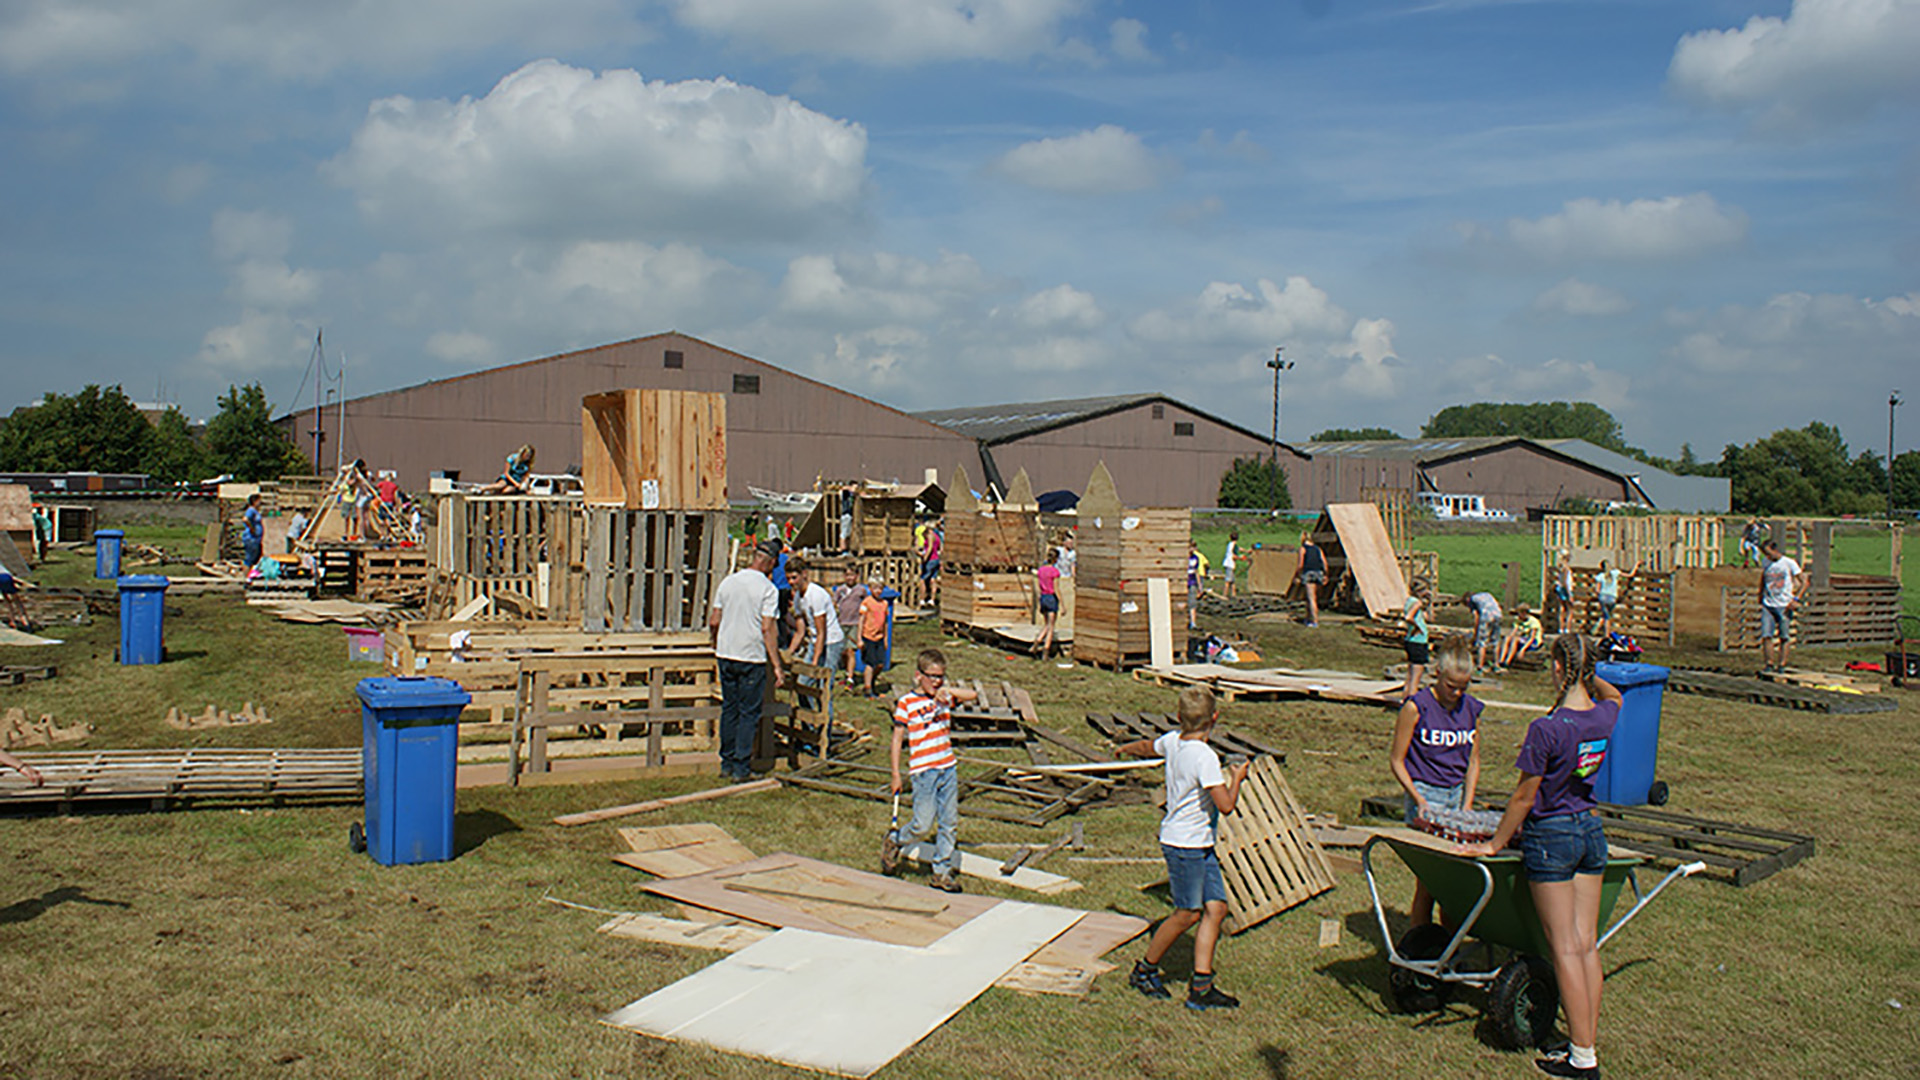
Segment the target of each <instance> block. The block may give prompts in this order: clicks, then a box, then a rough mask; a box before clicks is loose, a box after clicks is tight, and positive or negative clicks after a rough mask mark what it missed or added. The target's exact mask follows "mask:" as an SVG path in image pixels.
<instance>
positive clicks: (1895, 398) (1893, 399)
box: [1887, 390, 1901, 521]
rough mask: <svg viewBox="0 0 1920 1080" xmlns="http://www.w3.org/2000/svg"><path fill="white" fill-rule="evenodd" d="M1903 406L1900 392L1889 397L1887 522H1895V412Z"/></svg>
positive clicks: (1896, 391)
mask: <svg viewBox="0 0 1920 1080" xmlns="http://www.w3.org/2000/svg"><path fill="white" fill-rule="evenodd" d="M1900 405H1901V401H1900V391H1898V390H1895V391H1894V392H1893V393H1891V394H1888V395H1887V520H1888V521H1892V520H1893V410H1895V409H1897V408H1899V407H1900Z"/></svg>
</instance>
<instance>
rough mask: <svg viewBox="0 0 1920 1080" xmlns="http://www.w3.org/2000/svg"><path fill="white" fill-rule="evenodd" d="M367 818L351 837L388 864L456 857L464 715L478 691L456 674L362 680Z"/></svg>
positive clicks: (362, 756) (357, 846)
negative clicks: (457, 759)
mask: <svg viewBox="0 0 1920 1080" xmlns="http://www.w3.org/2000/svg"><path fill="white" fill-rule="evenodd" d="M355 690H356V692H357V693H358V694H359V695H360V718H361V737H362V741H361V750H360V763H361V769H362V777H363V779H364V781H365V786H366V805H367V817H366V823H365V825H364V826H359V825H356V826H355V827H354V829H353V833H352V837H351V842H352V846H353V847H354V849H355V850H359V849H361V848H364V849H365V850H366V852H367V854H369V855H371V856H373V860H374V861H375V862H377V863H380V864H381V865H383V866H397V865H402V864H405V863H423V862H446V861H447V860H448V859H451V858H453V772H454V756H455V751H456V750H457V749H458V747H459V742H460V740H459V736H458V734H457V731H458V721H459V719H460V712H461V710H463V709H465V708H466V707H467V702H469V701H471V700H473V695H471V694H469V693H467V692H466V691H465V690H463V689H461V688H460V684H459V683H457V682H454V681H453V680H452V679H433V678H394V677H390V676H381V677H377V678H371V679H361V680H360V684H359V686H357V687H356V688H355Z"/></svg>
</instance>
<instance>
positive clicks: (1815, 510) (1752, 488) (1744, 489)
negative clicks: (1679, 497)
mask: <svg viewBox="0 0 1920 1080" xmlns="http://www.w3.org/2000/svg"><path fill="white" fill-rule="evenodd" d="M1720 470H1721V475H1722V476H1725V477H1727V478H1728V479H1729V480H1731V481H1733V509H1734V510H1735V511H1736V512H1739V513H1754V514H1762V515H1771V514H1854V513H1865V512H1872V511H1874V510H1877V509H1880V508H1881V507H1883V506H1884V505H1885V500H1886V496H1885V494H1884V492H1885V484H1886V472H1885V470H1884V468H1883V467H1882V466H1881V464H1880V459H1879V456H1878V455H1876V454H1873V453H1872V452H1868V453H1865V454H1861V455H1860V456H1859V457H1857V458H1849V457H1848V456H1847V443H1846V440H1845V439H1843V438H1841V437H1840V429H1838V428H1836V427H1833V426H1832V425H1830V424H1823V423H1821V422H1819V421H1817V420H1816V421H1814V422H1813V423H1811V424H1808V425H1807V426H1806V427H1804V428H1799V429H1797V430H1783V431H1776V432H1774V433H1773V434H1772V435H1769V436H1767V437H1766V438H1764V439H1756V440H1754V441H1753V442H1751V443H1748V444H1747V445H1746V446H1728V447H1727V448H1726V451H1725V452H1724V453H1723V454H1722V455H1721V457H1720ZM1876 479H1877V484H1876ZM1876 487H1877V488H1878V490H1876Z"/></svg>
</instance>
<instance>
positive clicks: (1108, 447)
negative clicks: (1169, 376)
mask: <svg viewBox="0 0 1920 1080" xmlns="http://www.w3.org/2000/svg"><path fill="white" fill-rule="evenodd" d="M915 415H917V416H919V417H920V418H921V419H923V420H931V421H932V422H934V423H936V424H939V425H941V426H943V427H947V428H951V429H953V430H954V431H956V432H959V433H961V434H963V435H968V436H971V437H972V438H975V439H978V440H980V443H981V445H982V457H983V459H990V460H991V464H992V466H993V467H994V470H995V472H996V473H997V475H998V476H999V477H1001V478H1003V479H1005V480H1011V479H1012V478H1013V476H1014V474H1015V473H1017V472H1019V471H1020V470H1021V469H1025V470H1027V475H1028V477H1029V478H1031V479H1032V480H1033V489H1034V490H1035V491H1053V490H1058V489H1063V488H1064V489H1067V490H1071V491H1076V492H1077V491H1081V490H1082V489H1083V488H1085V487H1086V484H1087V478H1088V477H1089V476H1091V475H1093V467H1094V466H1095V465H1097V464H1099V463H1100V462H1103V461H1104V462H1106V464H1107V471H1109V472H1111V473H1112V474H1113V486H1114V488H1115V489H1116V490H1117V491H1118V492H1119V494H1120V499H1121V501H1122V502H1124V503H1125V504H1126V505H1128V506H1186V507H1193V506H1214V505H1216V504H1217V503H1218V501H1219V495H1220V477H1221V476H1222V475H1224V474H1225V473H1226V471H1227V470H1228V469H1229V468H1231V467H1232V466H1233V462H1234V459H1235V458H1265V457H1266V456H1267V454H1268V452H1269V450H1270V444H1269V443H1268V440H1267V436H1265V435H1262V434H1260V433H1259V432H1256V431H1252V430H1249V429H1247V428H1243V427H1241V426H1239V425H1238V424H1235V423H1233V422H1231V421H1228V420H1222V419H1220V418H1219V417H1217V416H1212V415H1210V414H1208V413H1204V412H1201V411H1200V410H1198V409H1195V408H1193V407H1192V406H1190V405H1183V404H1181V403H1180V402H1178V401H1175V400H1174V399H1172V398H1170V397H1167V396H1165V395H1164V394H1132V395H1126V396H1122V397H1098V398H1075V399H1072V400H1067V401H1036V402H1029V403H1026V404H1016V405H984V406H979V407H975V408H968V409H940V410H938V411H935V412H923V413H916V414H915ZM1280 461H1281V468H1282V469H1283V470H1284V471H1285V474H1286V475H1287V482H1288V487H1289V489H1293V490H1297V489H1296V488H1294V483H1295V482H1294V475H1295V474H1296V472H1299V471H1303V470H1306V469H1307V468H1309V467H1310V466H1311V462H1309V461H1308V460H1307V459H1306V457H1305V456H1304V455H1302V454H1300V453H1299V452H1298V451H1296V450H1295V449H1293V448H1292V447H1290V446H1287V445H1286V444H1284V443H1283V444H1281V446H1280ZM988 480H989V481H991V480H993V476H991V475H990V476H989V477H988ZM1294 504H1295V505H1296V506H1297V505H1299V496H1298V495H1297V494H1296V495H1295V496H1294Z"/></svg>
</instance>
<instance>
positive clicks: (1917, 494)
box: [1893, 450, 1920, 512]
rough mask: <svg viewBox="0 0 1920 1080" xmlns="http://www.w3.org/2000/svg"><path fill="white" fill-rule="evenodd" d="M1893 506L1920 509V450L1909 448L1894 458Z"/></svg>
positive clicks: (1901, 508)
mask: <svg viewBox="0 0 1920 1080" xmlns="http://www.w3.org/2000/svg"><path fill="white" fill-rule="evenodd" d="M1893 508H1894V509H1895V510H1906V511H1909V512H1912V511H1916V510H1920V450H1909V451H1907V452H1906V453H1904V454H1901V455H1899V456H1897V457H1895V458H1894V459H1893Z"/></svg>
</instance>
